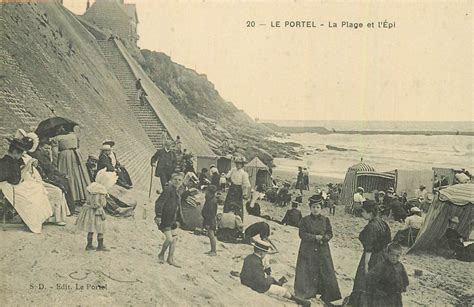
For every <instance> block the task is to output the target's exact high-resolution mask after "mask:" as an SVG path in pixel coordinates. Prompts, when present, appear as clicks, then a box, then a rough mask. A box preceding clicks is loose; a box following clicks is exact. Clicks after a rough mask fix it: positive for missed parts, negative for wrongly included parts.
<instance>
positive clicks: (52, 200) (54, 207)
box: [43, 182, 70, 223]
mask: <svg viewBox="0 0 474 307" xmlns="http://www.w3.org/2000/svg"><path fill="white" fill-rule="evenodd" d="M43 185H44V187H45V189H46V191H47V192H48V199H49V204H50V205H51V211H52V212H53V216H52V217H50V218H49V220H48V221H49V222H51V223H59V222H66V216H68V215H69V214H70V212H69V208H68V207H67V202H66V198H65V197H64V193H63V191H62V190H61V189H60V188H58V187H56V186H54V185H52V184H49V183H46V182H45V183H44V184H43Z"/></svg>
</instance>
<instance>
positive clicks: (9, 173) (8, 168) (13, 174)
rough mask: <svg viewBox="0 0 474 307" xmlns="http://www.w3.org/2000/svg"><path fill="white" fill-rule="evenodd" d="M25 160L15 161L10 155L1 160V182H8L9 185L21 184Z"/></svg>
mask: <svg viewBox="0 0 474 307" xmlns="http://www.w3.org/2000/svg"><path fill="white" fill-rule="evenodd" d="M22 165H23V160H22V159H18V160H15V159H13V158H12V157H10V156H9V155H5V156H3V158H1V159H0V182H4V181H6V182H8V183H9V184H14V185H16V184H19V183H20V181H21V166H22Z"/></svg>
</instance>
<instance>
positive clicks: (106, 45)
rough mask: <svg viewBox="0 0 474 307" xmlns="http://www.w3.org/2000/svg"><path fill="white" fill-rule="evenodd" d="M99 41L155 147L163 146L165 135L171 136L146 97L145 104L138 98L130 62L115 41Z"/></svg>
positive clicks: (132, 109) (136, 115)
mask: <svg viewBox="0 0 474 307" xmlns="http://www.w3.org/2000/svg"><path fill="white" fill-rule="evenodd" d="M98 43H99V46H100V47H101V50H102V52H103V54H104V56H105V58H106V59H107V62H108V64H109V66H110V69H111V70H112V71H113V72H114V74H115V76H116V77H117V79H118V81H119V82H120V85H121V86H122V88H123V90H124V93H125V95H126V96H127V98H128V99H127V103H128V106H129V107H130V110H131V111H132V113H133V114H134V115H135V117H136V118H137V120H138V122H139V123H140V124H141V125H142V127H143V129H144V130H145V132H146V133H147V135H148V137H149V139H150V140H151V142H152V143H153V145H154V146H155V148H160V147H162V143H163V138H164V137H165V135H166V137H169V135H168V132H167V130H166V128H165V127H164V125H163V124H162V122H161V121H160V119H159V117H158V116H157V115H156V113H155V111H154V110H153V108H152V107H151V106H150V105H149V103H148V102H147V101H146V99H145V103H144V105H143V106H142V105H141V103H140V101H139V100H138V96H137V95H138V94H137V90H136V88H135V82H136V79H135V75H134V74H133V72H132V70H131V69H130V67H129V66H128V63H127V62H126V61H125V59H124V58H123V56H122V54H121V53H120V50H119V49H118V48H117V46H116V45H115V43H114V42H113V41H108V40H98Z"/></svg>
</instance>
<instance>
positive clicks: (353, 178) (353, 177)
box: [341, 161, 375, 207]
mask: <svg viewBox="0 0 474 307" xmlns="http://www.w3.org/2000/svg"><path fill="white" fill-rule="evenodd" d="M370 171H372V172H373V171H375V169H374V168H373V167H372V166H370V165H368V164H366V163H364V162H362V161H361V162H360V163H357V164H355V165H353V166H351V167H349V168H348V169H347V172H346V177H345V178H344V183H343V184H342V192H341V202H342V204H344V205H345V206H346V207H350V206H352V202H353V200H354V193H355V191H356V190H357V172H370Z"/></svg>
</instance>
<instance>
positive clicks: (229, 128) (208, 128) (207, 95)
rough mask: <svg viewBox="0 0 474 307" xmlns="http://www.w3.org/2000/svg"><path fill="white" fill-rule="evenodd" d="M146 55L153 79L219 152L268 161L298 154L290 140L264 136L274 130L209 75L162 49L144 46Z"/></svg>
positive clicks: (145, 61)
mask: <svg viewBox="0 0 474 307" xmlns="http://www.w3.org/2000/svg"><path fill="white" fill-rule="evenodd" d="M142 55H143V58H144V62H143V63H142V66H143V68H144V69H145V71H147V72H148V74H149V76H150V77H151V79H152V80H153V82H155V84H156V85H157V86H158V87H159V88H160V89H161V91H163V92H164V93H165V95H167V96H168V99H169V100H170V101H171V102H172V103H173V104H174V106H175V107H176V108H177V109H178V110H180V112H181V113H182V114H184V115H185V116H186V117H187V118H188V119H189V120H191V121H192V122H193V123H194V125H195V126H196V127H197V128H198V129H199V130H200V131H201V133H202V134H203V135H204V137H205V138H206V139H207V141H208V142H209V144H210V145H211V147H212V149H213V150H214V152H216V153H217V154H227V153H232V152H241V153H243V154H244V155H246V156H247V158H249V159H250V158H253V157H254V156H256V155H257V156H259V158H260V159H261V160H262V161H263V162H264V163H266V164H267V165H271V164H272V160H273V157H293V156H295V155H296V152H295V151H294V149H293V147H292V146H291V145H290V144H281V143H275V142H273V141H269V140H264V139H265V138H266V137H268V136H270V135H272V134H273V133H274V132H273V131H272V130H271V129H270V128H268V127H266V126H264V125H260V124H256V123H254V122H253V120H252V119H251V118H250V117H249V116H248V115H247V114H245V113H244V112H243V111H241V110H238V109H237V108H236V107H235V106H234V105H233V104H232V103H231V102H228V101H226V100H224V99H223V98H222V97H221V96H220V95H219V92H218V91H217V90H216V89H215V87H214V84H212V83H211V82H210V81H209V80H208V79H207V77H206V76H205V75H200V74H198V73H196V72H195V71H194V70H192V69H189V68H186V67H184V66H182V65H180V64H177V63H174V62H173V61H172V60H171V58H170V57H169V56H167V55H166V54H164V53H161V52H154V51H149V50H142ZM226 141H227V143H229V144H230V145H229V146H230V148H229V146H227V145H226V144H225V143H226Z"/></svg>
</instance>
